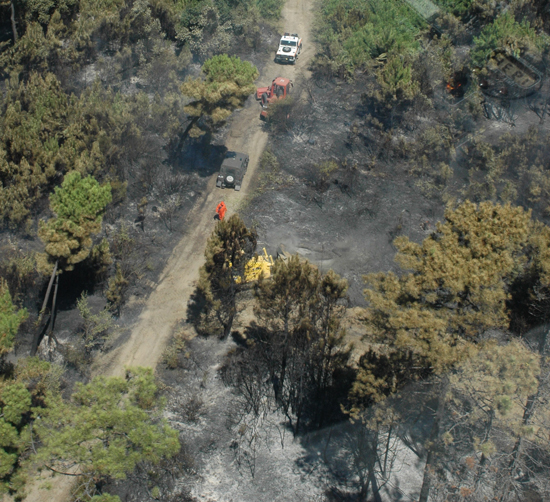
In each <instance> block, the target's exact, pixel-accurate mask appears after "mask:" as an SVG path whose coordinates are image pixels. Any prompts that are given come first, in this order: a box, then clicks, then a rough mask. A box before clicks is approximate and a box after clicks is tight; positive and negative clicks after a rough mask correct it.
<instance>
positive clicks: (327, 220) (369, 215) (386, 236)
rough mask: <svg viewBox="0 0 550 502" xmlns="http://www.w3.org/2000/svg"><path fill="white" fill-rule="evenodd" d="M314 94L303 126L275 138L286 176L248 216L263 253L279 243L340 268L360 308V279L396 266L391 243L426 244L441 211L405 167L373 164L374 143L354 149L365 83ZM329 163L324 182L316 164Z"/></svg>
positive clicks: (327, 88)
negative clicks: (334, 167)
mask: <svg viewBox="0 0 550 502" xmlns="http://www.w3.org/2000/svg"><path fill="white" fill-rule="evenodd" d="M311 90H312V93H314V96H315V101H312V100H311V99H310V100H309V102H308V105H307V106H306V107H305V109H304V111H303V114H304V116H303V117H300V119H299V122H298V125H297V126H295V127H294V128H293V129H291V130H290V131H288V132H286V133H282V134H275V135H274V136H273V145H272V151H273V153H274V154H275V155H276V156H277V159H278V161H279V163H280V166H281V172H280V173H278V174H276V175H274V176H273V178H274V179H273V182H268V183H267V185H266V189H265V192H264V193H261V194H259V195H257V196H256V198H254V199H253V200H252V201H251V202H250V204H249V205H248V206H247V208H246V209H245V211H244V216H245V218H246V219H247V221H248V222H249V223H251V224H253V225H255V226H256V228H257V230H258V243H259V248H260V249H261V247H262V246H265V247H266V248H267V250H268V252H271V253H276V251H277V248H278V247H279V246H280V245H281V244H282V245H283V246H284V247H285V248H286V250H287V251H288V252H290V253H300V254H301V255H303V256H304V257H306V258H307V259H309V260H310V261H312V262H314V263H316V264H317V265H319V266H320V267H321V269H323V270H325V271H326V270H328V269H333V270H335V271H336V272H338V273H339V274H340V275H342V276H343V277H345V278H346V279H348V281H349V283H350V290H349V295H350V300H351V303H352V305H362V304H363V293H362V291H363V280H362V275H363V274H366V273H370V272H379V271H388V270H393V269H395V264H394V262H393V256H394V254H395V251H394V248H393V245H392V241H393V240H394V238H395V237H397V236H398V235H406V236H408V237H409V238H411V239H413V240H415V241H418V240H421V239H422V238H423V237H425V236H426V235H427V234H428V233H429V232H431V231H433V229H434V223H435V222H436V221H437V220H439V219H441V217H442V215H443V207H442V204H441V202H439V201H434V200H430V199H427V198H426V197H424V196H423V194H422V192H421V191H420V189H419V188H418V187H416V186H415V183H414V181H415V180H414V179H413V178H411V177H410V176H408V175H406V173H405V172H404V168H403V167H401V166H390V165H388V164H387V163H381V162H373V161H375V160H377V159H376V158H375V157H374V156H373V153H372V149H369V145H359V144H357V142H355V143H353V144H350V141H349V132H350V127H351V126H352V122H353V121H354V120H357V119H358V118H359V117H358V115H357V110H359V109H360V108H361V106H362V105H361V81H358V82H355V83H353V84H345V83H344V84H339V85H337V84H336V83H334V82H325V83H323V85H322V87H319V86H316V85H314V84H313V85H311ZM331 160H333V161H335V162H337V163H338V165H339V168H338V169H337V170H336V171H334V172H332V173H331V174H330V176H329V177H328V178H327V179H326V181H321V176H320V174H319V170H318V168H317V167H316V166H317V165H320V164H321V163H322V162H325V161H331ZM261 176H262V174H261V173H260V177H261Z"/></svg>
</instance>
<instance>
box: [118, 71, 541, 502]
mask: <svg viewBox="0 0 550 502" xmlns="http://www.w3.org/2000/svg"><path fill="white" fill-rule="evenodd" d="M364 78H368V77H362V76H358V78H357V80H356V81H355V82H352V83H341V82H336V81H324V82H323V83H322V84H321V85H320V86H315V85H312V86H311V90H312V92H314V98H315V99H314V100H313V99H312V98H311V95H309V97H308V104H307V107H306V110H307V113H304V114H303V115H301V116H300V117H298V118H296V119H295V120H294V123H293V127H292V128H291V129H290V130H287V131H283V132H274V133H273V134H271V136H270V138H271V146H270V149H271V151H272V152H273V153H274V154H275V155H276V157H277V159H278V161H279V164H280V170H278V171H277V170H271V171H267V172H260V174H259V180H258V185H257V189H256V191H255V192H254V193H253V195H252V197H251V198H250V199H249V200H246V201H243V208H242V211H241V213H242V214H243V216H244V217H245V219H246V220H247V221H248V223H249V224H253V225H254V226H255V227H256V229H257V231H258V236H259V246H258V247H259V249H261V247H264V246H265V247H266V248H267V250H268V252H270V253H272V254H275V253H276V251H277V248H278V247H279V246H280V245H281V244H282V245H284V246H285V248H286V250H287V251H290V252H298V253H300V254H301V255H303V256H305V257H307V258H308V259H310V260H311V261H312V262H314V263H316V264H317V265H319V267H320V268H321V269H322V270H328V269H329V268H332V269H334V270H335V271H337V272H338V273H340V274H341V275H342V276H344V277H346V278H347V279H348V280H349V282H350V292H349V294H350V305H351V306H361V305H363V304H364V299H363V295H362V289H363V280H362V275H363V274H366V273H369V272H378V271H387V270H397V267H396V265H395V263H394V261H393V258H394V255H395V249H394V247H393V245H392V241H393V239H394V238H395V237H396V236H397V235H406V236H407V237H409V238H410V239H412V240H414V241H417V242H419V241H421V240H422V239H423V238H424V237H425V236H427V235H428V234H429V233H430V232H432V231H433V230H434V229H435V225H436V222H437V221H438V220H441V218H442V216H443V211H444V207H445V203H444V201H443V200H442V198H441V197H440V196H437V195H436V196H427V195H426V193H425V192H424V191H423V190H422V189H421V187H420V186H419V185H418V183H417V182H418V178H417V177H415V176H413V175H411V174H410V171H409V166H408V165H407V163H406V162H405V161H403V160H402V159H399V158H398V156H397V155H394V153H393V146H392V145H391V144H390V146H389V147H387V148H385V149H381V148H380V147H379V146H378V145H376V144H375V143H374V142H372V143H369V142H368V141H365V140H361V141H357V140H353V141H350V129H351V128H352V127H353V125H354V124H355V125H358V126H359V127H364V128H368V125H366V123H365V115H366V113H365V108H364V103H363V102H362V98H361V93H362V89H363V88H364V81H363V79H364ZM545 92H547V91H545ZM464 104H467V101H465V103H464ZM494 106H500V105H499V104H498V103H496V104H495V105H494ZM510 109H511V113H510V115H506V116H505V115H503V118H501V119H500V120H497V119H496V118H495V117H494V116H493V117H492V119H491V120H489V119H487V118H483V117H480V118H478V119H477V120H474V119H471V118H469V119H468V123H467V132H477V133H479V134H483V137H484V138H485V139H486V140H487V141H491V142H493V141H496V140H497V139H498V138H499V137H500V136H501V135H502V134H504V133H505V132H508V131H511V130H512V131H515V132H519V133H521V132H525V131H526V130H527V129H528V128H529V127H530V126H532V125H537V124H538V125H539V127H541V128H544V129H547V128H548V125H547V124H548V122H547V121H544V122H543V123H541V124H539V118H538V116H536V115H535V113H533V112H532V111H530V110H529V103H528V102H527V101H524V102H519V101H518V102H517V103H514V104H513V106H512V107H508V108H507V110H508V112H509V111H510ZM448 110H449V107H448V104H447V103H446V102H442V103H440V104H437V106H436V109H435V111H433V112H432V117H431V118H430V117H425V118H422V117H420V118H418V120H417V122H416V124H414V127H413V128H402V129H399V128H398V130H397V133H396V134H395V136H396V137H399V136H402V137H403V136H404V137H412V136H414V134H416V133H417V132H418V131H421V130H422V128H423V127H427V126H428V125H429V124H430V123H432V122H433V120H435V119H436V118H437V117H438V116H443V115H445V114H447V113H449V112H448ZM508 112H506V113H508ZM510 116H511V118H512V120H510ZM431 121H432V122H431ZM464 133H465V131H464V130H462V131H461V134H464ZM467 140H468V139H467V137H466V136H465V139H464V141H467ZM464 154H465V153H464V152H462V151H459V152H458V154H457V156H456V162H455V165H453V168H454V177H453V179H452V180H451V181H450V182H449V184H448V191H449V193H450V195H451V196H454V197H456V199H457V200H459V199H460V198H461V197H462V190H463V188H464V187H465V185H466V183H467V172H466V171H465V169H464V168H462V167H461V165H460V161H461V155H464ZM327 160H334V161H335V162H337V163H338V166H339V167H338V169H337V170H335V171H334V172H332V173H331V174H330V176H329V177H328V178H327V179H320V175H319V170H318V169H317V167H316V165H319V164H321V163H322V162H325V161H327ZM248 317H249V316H248V315H246V314H242V315H241V318H240V319H239V320H238V321H237V323H236V325H235V326H234V328H235V329H241V328H244V327H245V326H246V323H247V322H248V320H249V319H247V318H248ZM186 329H188V330H189V331H191V327H190V326H185V325H184V330H186ZM234 347H235V342H234V341H233V340H231V339H228V340H222V341H220V340H217V339H205V338H194V339H192V340H191V341H190V342H189V343H188V345H187V347H186V349H185V351H184V354H183V355H181V356H180V366H179V368H177V369H174V370H169V369H167V368H166V366H165V365H160V366H159V367H158V368H157V371H158V372H159V376H160V378H161V380H162V381H163V382H164V384H166V385H167V388H168V391H167V397H168V409H167V418H168V419H169V420H170V422H171V424H172V425H173V426H174V427H176V428H177V429H178V430H180V431H181V433H182V434H181V438H182V440H183V442H184V443H185V445H186V452H187V453H189V455H190V457H192V459H193V468H192V469H190V470H188V471H187V473H186V474H185V475H183V476H181V477H179V478H178V479H179V480H178V481H177V482H176V488H175V490H173V491H172V493H174V492H176V493H177V492H178V490H184V491H185V492H186V493H188V494H191V495H192V496H194V497H196V499H197V500H201V501H205V502H206V501H224V502H229V501H232V502H236V501H243V502H245V501H246V502H248V501H250V502H256V501H264V500H273V501H283V500H284V501H321V500H347V501H352V500H356V498H355V495H354V494H356V493H357V490H358V486H359V485H358V477H357V472H356V471H355V470H354V468H353V465H352V462H351V458H352V450H353V446H354V444H355V443H356V441H357V440H356V438H357V431H358V429H357V427H358V425H357V424H356V425H352V424H350V423H349V422H348V421H347V420H343V421H342V422H340V423H335V424H332V426H330V427H327V428H325V429H323V430H320V431H316V432H312V433H308V434H302V435H299V436H298V437H296V438H294V437H293V436H292V433H291V432H290V430H288V429H287V428H286V426H285V419H284V417H283V416H281V415H278V414H275V413H274V414H270V415H268V416H266V417H265V418H264V419H263V420H261V421H260V422H250V421H247V420H249V419H250V417H248V418H243V417H242V415H240V414H239V398H238V397H237V396H235V395H234V394H232V392H231V389H229V388H227V387H226V386H225V385H224V383H223V381H222V380H221V377H220V375H219V368H220V366H221V364H222V362H223V358H224V355H225V354H226V353H227V352H228V351H229V350H231V349H232V348H234ZM245 423H246V426H247V428H243V424H245ZM428 426H429V424H426V423H424V422H423V421H422V420H420V421H419V422H418V423H415V424H414V425H412V426H411V427H410V428H409V429H408V430H406V431H402V432H403V433H404V437H407V438H408V440H409V441H410V442H409V443H408V444H409V445H410V446H412V448H409V447H408V446H405V444H404V443H403V442H402V441H401V440H399V439H398V440H396V443H395V446H394V452H395V457H394V462H395V463H394V465H393V475H392V477H391V478H390V481H389V482H388V483H387V485H385V486H384V487H383V489H382V493H383V499H384V500H386V501H395V500H404V501H405V500H415V499H416V498H417V496H418V490H419V487H420V485H421V480H422V477H421V475H422V469H423V454H422V444H423V442H424V439H425V437H426V434H427V430H428V428H429V427H428ZM245 430H254V431H255V432H256V433H257V435H256V437H257V441H256V442H250V437H249V436H248V435H247V434H246V433H245V432H244V431H245ZM414 450H416V451H417V452H418V453H414ZM120 493H122V492H120ZM126 493H127V495H128V498H127V500H147V498H146V497H144V493H143V492H141V497H142V498H141V499H140V498H139V496H138V495H137V493H135V492H134V493H131V490H130V491H127V492H126ZM123 500H125V499H124V498H123Z"/></svg>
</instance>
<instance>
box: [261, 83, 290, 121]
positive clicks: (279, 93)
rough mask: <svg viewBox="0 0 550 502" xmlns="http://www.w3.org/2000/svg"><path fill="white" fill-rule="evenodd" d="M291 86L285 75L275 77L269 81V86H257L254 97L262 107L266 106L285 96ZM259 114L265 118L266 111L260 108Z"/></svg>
mask: <svg viewBox="0 0 550 502" xmlns="http://www.w3.org/2000/svg"><path fill="white" fill-rule="evenodd" d="M293 86H294V84H293V83H292V80H290V79H288V78H285V77H277V78H276V79H274V80H273V82H271V85H270V86H269V87H259V88H258V89H257V90H256V99H257V100H258V101H260V104H261V105H262V107H263V108H267V106H268V105H269V103H273V102H274V101H276V100H278V99H284V98H286V97H287V96H288V95H289V94H290V92H291V89H292V87H293ZM260 115H261V116H262V117H264V118H265V117H266V115H267V112H266V111H265V110H262V113H261V114H260Z"/></svg>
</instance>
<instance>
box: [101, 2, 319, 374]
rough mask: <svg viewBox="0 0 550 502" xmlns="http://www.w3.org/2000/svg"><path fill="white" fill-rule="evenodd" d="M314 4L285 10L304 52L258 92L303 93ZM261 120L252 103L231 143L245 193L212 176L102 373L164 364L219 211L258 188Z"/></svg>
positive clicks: (273, 68)
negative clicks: (243, 170) (240, 155)
mask: <svg viewBox="0 0 550 502" xmlns="http://www.w3.org/2000/svg"><path fill="white" fill-rule="evenodd" d="M310 3H311V2H310V0H298V1H293V2H287V4H286V5H285V8H284V9H283V22H282V28H283V30H284V31H288V32H292V33H298V34H300V36H301V37H302V39H303V40H304V42H303V46H304V50H303V51H302V54H301V55H300V58H299V60H298V62H297V64H296V65H293V66H291V65H287V66H281V65H278V64H275V63H274V62H273V61H270V62H269V63H268V64H267V65H266V66H265V68H264V70H263V72H262V75H261V76H260V78H259V79H258V81H257V85H258V87H260V86H264V85H269V84H270V83H271V81H272V80H273V79H274V78H275V77H278V76H285V77H288V78H290V79H292V80H293V81H294V82H295V87H294V88H295V90H296V92H297V93H298V94H299V93H301V86H300V82H302V81H303V80H304V79H307V78H308V77H309V72H308V71H307V70H306V67H307V66H308V64H309V61H310V59H311V58H312V56H313V55H314V48H313V46H312V45H311V42H310V41H309V31H310V26H309V24H310V21H311V17H312V13H311V12H310V8H311V7H310ZM274 49H276V48H274ZM273 54H274V52H273ZM270 57H273V55H270ZM252 99H253V98H250V100H252ZM259 115H260V106H259V105H258V104H257V103H251V105H250V104H249V106H247V107H246V108H244V109H242V110H240V111H238V112H236V117H235V118H234V120H233V123H232V125H231V130H230V133H229V137H228V139H227V141H226V146H227V148H228V149H229V150H235V151H242V152H246V153H248V154H249V155H250V165H249V168H248V172H247V174H246V176H245V178H244V183H243V186H242V189H241V191H240V192H235V191H234V190H220V189H218V188H216V175H213V176H212V178H211V179H210V181H209V182H208V188H207V190H206V191H205V195H204V197H203V198H202V200H200V201H198V202H197V204H196V205H195V207H194V209H193V211H192V212H191V214H190V215H189V218H188V222H187V223H186V227H187V231H186V232H185V234H184V235H183V237H182V238H181V240H180V242H179V243H178V245H177V246H176V247H175V249H174V251H173V253H172V256H171V257H170V259H169V261H168V264H167V266H166V268H165V269H164V271H163V273H162V275H161V277H160V278H159V282H158V284H157V286H156V288H155V290H154V291H153V292H152V293H151V295H150V297H149V299H148V300H147V305H146V307H145V309H144V310H143V312H142V313H141V315H140V317H139V319H138V320H137V322H136V324H135V326H134V327H133V329H132V334H131V337H130V339H129V340H128V342H127V343H126V344H124V346H122V347H120V348H119V349H117V350H115V351H113V352H112V353H110V354H109V355H108V357H106V358H105V359H104V360H102V361H99V364H98V366H97V368H96V369H95V372H96V373H101V374H108V375H123V374H124V367H125V366H152V367H155V366H156V365H157V363H158V362H159V360H160V358H161V356H162V353H163V351H164V348H165V346H166V343H167V341H168V339H169V338H170V336H171V335H172V333H173V330H174V328H175V326H176V324H177V323H178V321H180V320H181V319H183V318H185V317H186V310H187V302H188V300H189V298H190V297H191V294H192V293H193V291H194V283H195V281H196V280H197V279H198V274H199V268H200V267H201V265H202V264H203V261H204V249H205V246H206V241H207V239H208V237H209V235H210V234H211V233H212V230H213V228H214V225H215V221H214V219H213V218H214V209H215V207H216V206H217V205H218V203H219V202H220V201H221V200H224V201H225V203H226V205H227V208H228V213H227V216H231V214H233V213H234V212H235V210H236V209H238V207H239V204H240V202H241V201H242V200H243V199H245V198H246V197H247V195H248V194H249V193H250V191H251V186H253V185H254V178H255V175H256V170H257V167H258V163H259V159H260V156H261V154H262V152H263V150H264V148H265V145H266V143H267V136H268V135H267V132H266V131H265V130H264V127H263V123H262V122H261V121H260V120H259Z"/></svg>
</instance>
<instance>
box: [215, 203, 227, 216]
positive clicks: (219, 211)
mask: <svg viewBox="0 0 550 502" xmlns="http://www.w3.org/2000/svg"><path fill="white" fill-rule="evenodd" d="M226 211H227V206H226V205H225V202H224V201H223V200H222V201H221V202H220V203H219V204H218V207H217V208H216V214H217V215H218V219H219V220H220V221H223V217H224V216H225V212H226Z"/></svg>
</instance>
